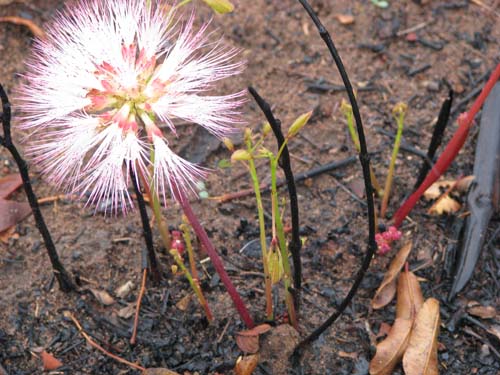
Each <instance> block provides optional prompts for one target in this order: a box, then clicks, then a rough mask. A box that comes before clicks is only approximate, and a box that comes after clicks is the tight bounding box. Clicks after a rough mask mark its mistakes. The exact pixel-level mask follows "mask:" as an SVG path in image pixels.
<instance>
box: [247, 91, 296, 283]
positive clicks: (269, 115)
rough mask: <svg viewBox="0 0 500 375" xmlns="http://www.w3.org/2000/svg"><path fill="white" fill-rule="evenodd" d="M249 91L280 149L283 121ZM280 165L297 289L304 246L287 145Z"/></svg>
mask: <svg viewBox="0 0 500 375" xmlns="http://www.w3.org/2000/svg"><path fill="white" fill-rule="evenodd" d="M248 91H249V92H250V94H252V96H253V98H254V99H255V101H256V103H257V105H258V106H259V108H260V109H261V111H262V112H263V113H264V116H266V119H267V121H268V122H269V125H271V129H272V130H273V133H274V136H275V137H276V141H277V142H278V149H280V148H281V146H282V145H283V143H285V137H284V136H283V132H282V131H281V121H280V120H278V119H277V118H276V117H274V114H273V112H272V110H271V106H270V105H269V103H267V102H266V101H265V100H264V99H263V98H262V97H261V96H260V95H259V93H258V92H257V91H256V90H255V89H254V88H253V87H249V88H248ZM279 165H280V167H281V168H282V169H283V172H284V173H285V179H286V185H287V188H288V195H289V197H290V216H291V218H292V240H291V241H290V243H289V245H288V248H289V250H290V252H291V253H292V259H293V269H294V276H293V282H294V284H293V285H294V287H295V289H297V290H298V289H300V288H301V283H302V264H301V261H300V249H301V247H302V243H301V241H300V234H299V201H298V199H297V187H296V186H295V178H294V176H293V171H292V165H291V163H290V153H289V152H288V146H286V145H285V147H284V148H283V153H282V155H281V157H280V160H279Z"/></svg>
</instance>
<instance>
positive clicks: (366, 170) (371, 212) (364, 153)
mask: <svg viewBox="0 0 500 375" xmlns="http://www.w3.org/2000/svg"><path fill="white" fill-rule="evenodd" d="M299 2H300V3H301V4H302V6H303V7H304V9H305V10H306V12H307V13H308V14H309V17H311V19H312V20H313V22H314V24H315V26H316V28H317V29H318V31H319V34H320V36H321V38H322V39H323V41H324V42H325V44H326V45H327V47H328V50H329V51H330V53H331V55H332V57H333V60H334V61H335V64H336V65H337V68H338V70H339V73H340V75H341V77H342V81H343V82H344V85H345V88H346V91H347V95H348V96H349V101H350V102H351V106H352V112H353V114H354V119H355V120H356V129H357V131H358V137H359V145H360V152H359V161H360V162H361V167H362V169H363V179H364V182H365V190H366V203H367V207H368V210H367V211H368V212H367V214H368V229H369V232H368V250H367V252H366V255H365V258H364V259H363V263H362V265H361V268H360V269H359V271H358V273H357V274H356V278H355V280H354V283H353V285H352V287H351V290H349V293H347V296H346V297H345V298H344V300H343V301H342V303H341V304H340V305H339V307H338V308H337V310H336V311H335V312H334V313H333V314H332V315H331V316H330V317H329V318H328V319H327V320H326V321H325V322H324V323H323V324H322V325H321V326H320V327H319V328H317V329H316V330H314V331H313V332H312V333H311V334H310V335H309V336H307V337H306V338H305V339H304V340H302V341H301V342H300V343H299V345H298V346H297V347H296V349H295V351H294V357H295V358H299V357H300V354H301V351H302V349H303V348H304V347H305V346H307V345H308V344H309V343H311V342H313V341H314V340H316V339H317V338H318V337H319V336H320V335H321V334H322V333H323V332H324V331H326V330H327V329H328V327H330V325H331V324H333V322H335V320H336V319H337V318H338V317H339V316H340V315H341V314H342V313H343V311H344V310H345V309H346V307H347V306H348V305H349V303H350V302H351V300H352V298H353V297H354V295H355V294H356V292H357V290H358V288H359V285H360V284H361V281H362V280H363V277H364V275H365V273H366V271H367V270H368V267H370V262H371V260H372V258H373V255H374V254H375V251H376V250H377V243H376V242H375V206H374V204H373V186H372V184H371V180H370V156H369V155H368V149H367V147H366V140H365V133H364V130H363V124H362V122H361V115H360V113H359V108H358V103H357V102H356V97H355V96H354V91H353V90H352V85H351V82H350V81H349V77H348V76H347V72H346V70H345V68H344V64H343V63H342V60H341V59H340V56H339V54H338V52H337V49H336V48H335V45H334V44H333V41H332V38H331V37H330V34H329V33H328V31H327V30H326V29H325V27H324V26H323V25H322V23H321V21H320V19H319V18H318V16H317V14H316V13H315V12H314V10H313V9H312V8H311V6H310V5H309V3H308V2H307V0H299Z"/></svg>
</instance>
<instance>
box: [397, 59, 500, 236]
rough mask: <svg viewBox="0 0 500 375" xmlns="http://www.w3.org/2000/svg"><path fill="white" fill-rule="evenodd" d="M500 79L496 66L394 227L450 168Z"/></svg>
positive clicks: (399, 223) (400, 211) (404, 204)
mask: <svg viewBox="0 0 500 375" xmlns="http://www.w3.org/2000/svg"><path fill="white" fill-rule="evenodd" d="M499 78H500V64H498V65H497V67H496V68H495V70H494V71H493V73H491V76H490V78H489V79H488V82H486V84H485V86H484V88H483V91H481V94H479V96H478V97H477V99H476V100H475V102H474V104H472V107H471V109H470V110H469V111H468V112H465V113H462V114H461V115H460V116H459V117H458V129H457V131H456V132H455V134H454V135H453V137H452V138H451V140H450V142H448V144H447V145H446V148H445V149H444V151H443V153H442V154H441V156H440V157H439V159H438V160H437V162H436V164H435V165H434V167H433V168H432V170H431V171H430V172H429V174H428V175H427V177H426V178H425V180H424V182H422V184H421V185H420V186H419V187H418V189H417V190H416V191H415V192H414V193H413V194H412V195H410V197H409V198H408V199H407V200H406V201H405V202H404V203H403V204H402V205H401V207H400V208H399V209H398V210H397V211H396V213H395V214H394V226H396V227H399V226H400V225H401V224H402V222H403V220H404V219H405V218H406V216H407V215H408V214H409V213H410V211H411V210H412V209H413V207H415V205H416V204H417V202H418V200H419V199H420V197H421V196H422V194H423V193H424V192H425V191H426V190H427V189H428V188H429V186H431V185H432V184H433V183H434V182H435V181H436V180H437V179H438V178H439V177H440V176H441V175H442V174H443V173H444V172H446V170H447V169H448V167H449V166H450V164H451V162H452V161H453V160H454V159H455V157H456V156H457V154H458V152H459V151H460V149H461V148H462V146H463V145H464V143H465V140H466V139H467V135H468V134H469V131H470V129H471V128H472V125H473V122H472V121H473V120H474V117H475V116H476V114H477V112H478V111H479V109H481V107H482V106H483V103H484V101H485V100H486V98H487V97H488V95H489V94H490V91H491V90H492V89H493V86H495V83H496V82H497V81H498V79H499Z"/></svg>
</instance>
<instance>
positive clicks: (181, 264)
mask: <svg viewBox="0 0 500 375" xmlns="http://www.w3.org/2000/svg"><path fill="white" fill-rule="evenodd" d="M170 255H172V256H173V257H174V260H175V263H177V266H178V267H179V268H180V269H181V271H182V272H183V273H184V276H186V278H187V279H188V281H189V285H191V288H193V290H194V292H195V293H196V296H197V297H198V300H199V301H200V305H201V306H203V309H204V310H205V315H206V317H207V320H208V321H209V322H212V321H213V316H212V312H211V311H210V307H209V306H208V303H207V300H206V299H205V296H204V295H203V293H202V291H201V288H200V286H199V284H198V282H197V281H196V280H195V279H193V276H192V275H191V273H190V272H189V271H188V269H187V268H186V266H185V265H184V262H183V261H182V258H181V255H180V254H179V251H178V250H177V249H171V250H170Z"/></svg>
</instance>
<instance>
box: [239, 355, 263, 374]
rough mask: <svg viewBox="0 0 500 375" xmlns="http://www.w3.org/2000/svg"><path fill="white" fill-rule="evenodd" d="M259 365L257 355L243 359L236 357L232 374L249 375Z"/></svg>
mask: <svg viewBox="0 0 500 375" xmlns="http://www.w3.org/2000/svg"><path fill="white" fill-rule="evenodd" d="M258 364H259V355H258V354H251V355H247V356H244V357H241V356H240V357H238V359H237V360H236V366H235V367H234V372H235V374H236V375H251V374H252V373H253V371H254V370H255V368H256V367H257V365H258Z"/></svg>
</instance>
